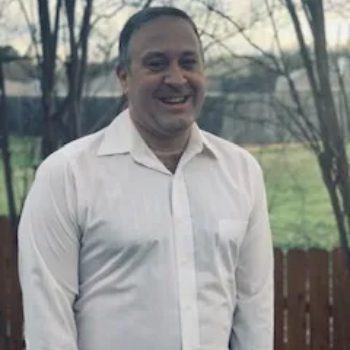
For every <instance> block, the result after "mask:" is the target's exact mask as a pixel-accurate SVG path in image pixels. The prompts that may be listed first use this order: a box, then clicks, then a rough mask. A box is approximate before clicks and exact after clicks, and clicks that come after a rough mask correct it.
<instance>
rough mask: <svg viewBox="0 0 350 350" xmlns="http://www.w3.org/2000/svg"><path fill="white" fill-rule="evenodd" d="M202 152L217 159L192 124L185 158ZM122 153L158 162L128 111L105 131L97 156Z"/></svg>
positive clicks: (205, 139)
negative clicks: (145, 157)
mask: <svg viewBox="0 0 350 350" xmlns="http://www.w3.org/2000/svg"><path fill="white" fill-rule="evenodd" d="M202 152H203V153H206V154H208V155H210V156H213V157H214V158H217V154H216V150H215V147H214V145H213V144H212V143H211V142H210V140H209V139H208V137H207V136H206V135H205V134H204V133H203V132H202V131H201V130H200V129H199V127H198V125H197V124H193V126H192V132H191V137H190V140H189V143H188V146H187V148H186V151H185V154H186V158H192V157H193V156H194V155H196V154H199V153H202ZM123 153H131V154H132V155H134V156H136V157H137V158H139V157H141V158H143V157H144V156H147V157H148V158H154V160H158V159H157V158H156V156H155V155H154V154H153V152H152V151H151V150H150V149H149V147H148V146H147V144H146V142H145V141H144V140H143V138H142V137H141V135H140V133H139V132H138V131H137V129H136V127H135V125H134V123H133V122H132V120H131V119H130V115H129V110H128V109H126V110H124V111H123V112H121V113H120V114H119V115H118V116H117V117H116V118H115V119H114V120H113V121H112V123H111V124H110V125H109V126H108V127H107V128H106V129H105V131H104V136H103V139H102V142H101V144H100V147H99V149H98V152H97V155H98V156H107V155H113V154H123Z"/></svg>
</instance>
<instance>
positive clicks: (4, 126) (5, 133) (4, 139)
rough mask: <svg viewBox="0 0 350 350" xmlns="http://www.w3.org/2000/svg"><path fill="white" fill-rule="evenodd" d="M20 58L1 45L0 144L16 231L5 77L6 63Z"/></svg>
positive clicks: (9, 207)
mask: <svg viewBox="0 0 350 350" xmlns="http://www.w3.org/2000/svg"><path fill="white" fill-rule="evenodd" d="M16 59H18V57H17V56H14V55H13V53H12V52H11V49H10V48H9V47H0V146H1V152H2V158H3V165H4V175H5V188H6V196H7V203H8V212H9V216H10V220H11V226H12V228H13V229H14V232H15V230H16V228H17V209H16V203H15V195H14V190H13V179H12V167H11V154H10V149H9V130H8V121H7V103H6V90H5V77H4V68H3V65H4V63H7V62H11V61H13V60H16Z"/></svg>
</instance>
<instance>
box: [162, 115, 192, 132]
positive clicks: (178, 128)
mask: <svg viewBox="0 0 350 350" xmlns="http://www.w3.org/2000/svg"><path fill="white" fill-rule="evenodd" d="M195 121H196V118H195V117H194V116H193V115H192V114H191V115H171V116H169V117H168V118H162V119H161V120H159V123H158V124H159V125H160V126H161V127H162V129H163V130H164V131H167V132H168V133H179V132H183V131H186V130H188V129H189V128H190V127H191V126H192V124H193V123H194V122H195Z"/></svg>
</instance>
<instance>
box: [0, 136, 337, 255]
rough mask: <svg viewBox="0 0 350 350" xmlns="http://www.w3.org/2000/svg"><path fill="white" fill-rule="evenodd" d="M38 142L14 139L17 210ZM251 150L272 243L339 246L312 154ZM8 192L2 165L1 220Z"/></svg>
mask: <svg viewBox="0 0 350 350" xmlns="http://www.w3.org/2000/svg"><path fill="white" fill-rule="evenodd" d="M34 143H35V140H33V139H30V138H21V139H20V138H16V137H12V138H11V150H12V160H13V164H14V166H13V167H14V169H15V172H14V174H15V176H14V178H15V192H16V199H17V205H18V207H20V205H21V203H22V201H23V198H24V196H25V193H26V189H27V188H28V187H29V185H30V182H31V179H32V175H33V170H32V169H33V167H32V166H31V165H32V159H33V147H34ZM247 148H248V150H249V151H250V152H251V153H253V154H254V155H255V156H256V158H257V159H258V160H259V162H260V164H261V165H262V167H263V169H264V174H265V180H266V188H267V197H268V204H269V211H270V219H271V227H272V232H273V239H274V244H275V245H276V246H279V247H282V248H291V247H304V248H308V247H320V248H327V249H330V248H332V247H333V246H335V245H337V243H338V236H337V233H336V229H335V224H334V219H333V214H332V210H331V207H330V204H329V200H328V195H327V193H326V190H325V188H324V186H323V183H322V180H321V176H320V172H319V170H318V166H317V164H316V161H315V158H314V157H313V155H312V154H311V153H310V152H309V151H307V150H306V149H304V148H303V147H302V146H300V145H295V144H291V145H273V146H265V147H247ZM5 193H6V192H5V188H4V179H3V169H2V162H0V215H4V214H6V212H7V203H6V196H5Z"/></svg>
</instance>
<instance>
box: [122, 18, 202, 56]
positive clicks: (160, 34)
mask: <svg viewBox="0 0 350 350" xmlns="http://www.w3.org/2000/svg"><path fill="white" fill-rule="evenodd" d="M129 50H130V55H131V57H138V56H143V55H145V54H147V53H149V52H164V53H183V52H186V53H189V52H193V53H196V54H198V55H199V54H200V52H201V46H200V42H199V39H198V37H197V35H196V33H195V32H194V29H193V28H192V26H191V24H190V23H189V22H188V21H187V20H185V19H183V18H179V17H174V16H162V17H159V18H156V19H154V20H152V21H150V22H148V23H146V24H144V25H143V26H142V27H141V28H140V29H139V30H138V31H137V32H135V34H134V35H133V36H132V38H131V40H130V46H129Z"/></svg>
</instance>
